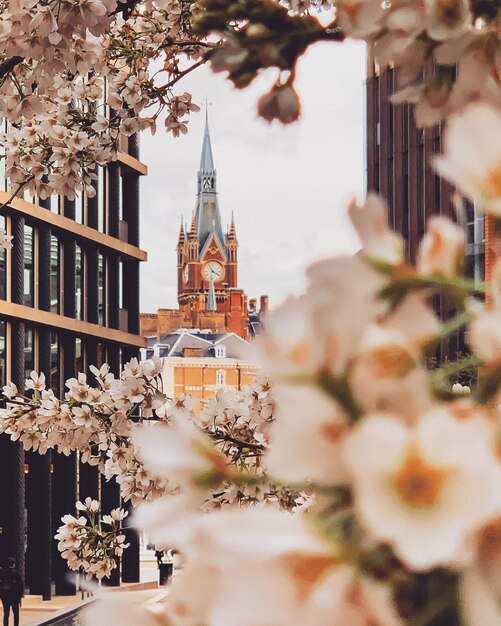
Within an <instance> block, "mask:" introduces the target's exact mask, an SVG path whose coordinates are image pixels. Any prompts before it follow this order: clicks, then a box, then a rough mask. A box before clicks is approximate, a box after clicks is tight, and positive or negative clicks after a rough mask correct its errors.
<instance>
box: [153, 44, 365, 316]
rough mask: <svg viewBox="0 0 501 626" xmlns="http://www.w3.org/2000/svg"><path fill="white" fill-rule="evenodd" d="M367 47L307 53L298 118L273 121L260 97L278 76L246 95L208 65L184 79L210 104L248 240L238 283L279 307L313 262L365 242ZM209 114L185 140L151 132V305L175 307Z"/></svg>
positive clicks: (223, 194)
mask: <svg viewBox="0 0 501 626" xmlns="http://www.w3.org/2000/svg"><path fill="white" fill-rule="evenodd" d="M364 71H365V52H364V48H363V46H362V45H356V44H352V43H351V44H343V45H339V44H317V45H316V46H314V47H313V48H312V49H310V50H309V51H308V53H307V54H306V55H305V57H304V58H303V59H302V61H301V64H300V67H299V72H298V91H299V93H300V96H301V99H302V102H303V116H302V119H301V121H300V122H298V123H297V124H294V125H292V126H288V127H285V128H284V127H282V126H280V125H278V124H277V125H272V126H268V125H267V124H266V123H265V122H263V121H262V120H259V119H257V118H256V113H255V104H256V101H257V98H258V97H259V95H260V94H261V93H262V92H263V91H264V90H265V89H266V88H267V85H269V83H270V80H273V76H270V74H269V73H268V74H266V75H264V76H262V77H260V78H259V79H258V80H257V81H256V82H255V84H254V85H253V86H252V87H251V88H249V89H247V90H243V91H237V90H235V89H233V88H232V87H231V85H230V83H229V82H228V81H227V80H226V79H225V78H224V77H223V76H221V75H214V74H212V73H211V72H210V70H208V69H207V68H202V69H201V70H199V71H198V73H197V74H196V75H195V74H193V75H191V76H190V77H188V78H187V79H186V81H185V83H183V84H182V86H183V88H185V89H186V90H187V91H190V92H191V93H193V96H194V101H195V102H197V103H201V102H202V101H203V100H204V99H205V97H206V96H207V97H208V98H209V101H210V102H211V103H212V105H211V106H210V108H209V118H210V129H211V138H212V148H213V153H214V160H215V164H216V168H217V174H218V181H217V184H218V191H219V203H220V209H221V213H222V219H223V223H224V224H226V223H227V222H228V221H229V220H230V218H231V212H232V211H234V213H235V222H236V227H237V234H238V237H239V240H240V251H239V255H240V256H239V271H240V280H239V283H240V286H241V287H243V288H244V289H245V290H246V291H247V293H248V295H249V296H250V297H253V296H259V295H260V294H264V293H267V294H269V295H270V299H271V303H272V304H273V303H277V302H278V301H280V300H281V299H283V298H284V297H285V296H286V295H287V293H289V292H291V291H294V292H297V291H300V290H301V289H302V287H303V284H304V283H303V270H304V268H305V266H306V265H307V264H308V263H309V262H311V261H313V260H315V259H317V258H319V257H324V256H328V255H332V254H336V253H340V252H347V251H348V252H351V251H355V250H356V249H357V243H356V238H355V235H354V234H353V232H352V230H351V228H350V226H349V224H348V222H347V220H346V216H345V206H346V203H347V201H348V200H349V199H350V197H351V196H353V195H358V196H359V197H361V196H362V193H363V177H364V172H363V137H364V112H363V79H364ZM204 117H205V116H204V115H203V114H193V115H192V117H191V120H190V124H189V127H190V131H189V133H188V135H187V136H184V137H181V138H179V139H173V138H172V136H170V135H166V134H165V133H164V132H163V131H162V129H160V130H159V131H158V133H157V135H156V136H154V137H151V136H149V135H146V134H143V136H142V138H141V142H142V143H141V158H142V160H143V161H144V162H146V163H147V164H148V166H149V175H148V176H147V177H146V178H144V179H143V180H142V194H141V202H142V207H141V211H142V220H141V225H142V232H141V246H142V248H144V249H145V250H147V251H148V254H149V260H148V262H147V263H145V264H143V266H142V274H141V281H142V286H141V310H142V311H144V312H153V311H155V310H156V309H157V308H164V307H175V306H176V294H177V282H176V281H177V274H176V254H175V246H176V243H177V237H178V233H179V224H180V216H181V214H182V215H183V216H184V219H185V220H186V221H187V222H188V223H189V222H190V219H191V212H192V210H193V208H194V206H195V195H196V175H197V170H198V165H199V159H200V150H201V145H202V136H203V126H204Z"/></svg>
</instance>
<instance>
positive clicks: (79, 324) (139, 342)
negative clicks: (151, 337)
mask: <svg viewBox="0 0 501 626" xmlns="http://www.w3.org/2000/svg"><path fill="white" fill-rule="evenodd" d="M0 315H5V316H7V317H10V318H14V319H18V320H23V321H25V322H28V323H32V324H38V325H41V326H49V327H50V328H52V329H56V328H57V329H58V330H63V331H65V330H66V331H69V332H72V333H75V334H77V335H82V336H89V337H94V338H96V339H103V340H104V341H113V342H116V343H120V344H125V345H129V346H135V347H137V348H146V347H147V341H146V339H145V338H144V337H140V336H138V335H133V334H132V333H125V332H123V331H121V330H116V329H114V328H107V327H106V326H99V325H98V324H91V323H90V322H83V321H81V320H76V319H73V318H71V317H66V316H65V315H58V314H57V313H50V312H48V311H41V310H40V309H34V308H31V307H28V306H24V305H23V304H15V303H14V302H7V301H6V300H0Z"/></svg>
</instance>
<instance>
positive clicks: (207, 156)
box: [199, 107, 216, 191]
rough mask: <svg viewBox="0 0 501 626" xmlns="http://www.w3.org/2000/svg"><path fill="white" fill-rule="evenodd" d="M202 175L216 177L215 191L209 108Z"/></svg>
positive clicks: (201, 166) (201, 167)
mask: <svg viewBox="0 0 501 626" xmlns="http://www.w3.org/2000/svg"><path fill="white" fill-rule="evenodd" d="M200 174H212V175H213V176H214V189H215V182H216V181H215V176H216V170H215V168H214V159H213V157H212V144H211V141H210V131H209V108H208V107H207V108H206V110H205V131H204V140H203V144H202V156H201V157H200V171H199V175H200ZM214 189H213V190H214ZM203 190H204V189H202V191H203Z"/></svg>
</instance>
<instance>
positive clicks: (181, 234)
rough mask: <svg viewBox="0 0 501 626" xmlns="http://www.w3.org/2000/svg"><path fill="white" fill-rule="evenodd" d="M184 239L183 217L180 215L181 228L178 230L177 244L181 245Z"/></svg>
mask: <svg viewBox="0 0 501 626" xmlns="http://www.w3.org/2000/svg"><path fill="white" fill-rule="evenodd" d="M185 239H186V233H185V232H184V225H183V216H182V215H181V228H180V229H179V243H183V242H184V240H185Z"/></svg>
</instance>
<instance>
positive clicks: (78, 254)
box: [75, 246, 83, 320]
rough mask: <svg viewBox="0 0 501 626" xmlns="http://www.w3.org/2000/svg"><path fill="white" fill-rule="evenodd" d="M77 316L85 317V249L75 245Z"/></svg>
mask: <svg viewBox="0 0 501 626" xmlns="http://www.w3.org/2000/svg"><path fill="white" fill-rule="evenodd" d="M75 317H76V319H77V320H82V319H83V251H82V248H81V247H80V246H76V247H75Z"/></svg>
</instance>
